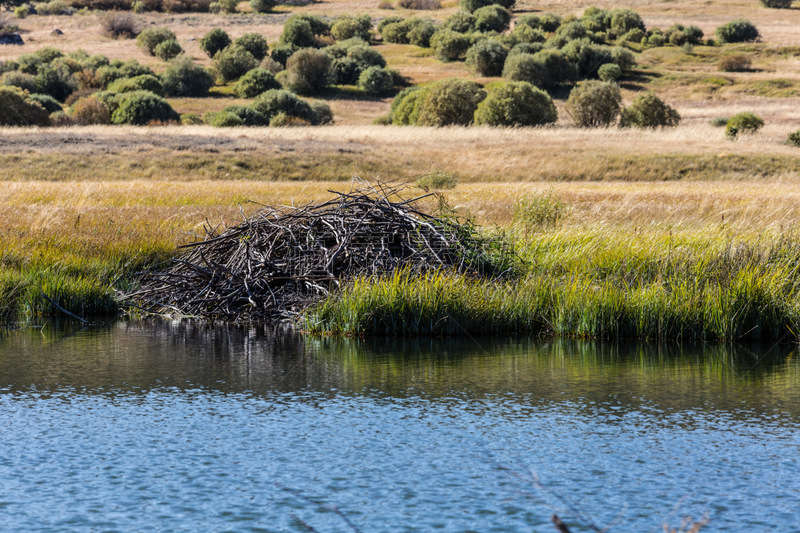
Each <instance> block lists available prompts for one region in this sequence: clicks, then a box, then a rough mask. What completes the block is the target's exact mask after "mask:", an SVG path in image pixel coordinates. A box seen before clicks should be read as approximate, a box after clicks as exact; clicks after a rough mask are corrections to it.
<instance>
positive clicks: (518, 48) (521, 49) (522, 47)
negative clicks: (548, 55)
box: [506, 43, 544, 58]
mask: <svg viewBox="0 0 800 533" xmlns="http://www.w3.org/2000/svg"><path fill="white" fill-rule="evenodd" d="M543 49H544V46H542V43H519V44H515V45H514V47H513V48H512V49H511V50H510V51H509V52H508V56H506V58H509V57H511V56H516V55H519V54H531V55H533V54H535V53H537V52H541V51H542V50H543Z"/></svg>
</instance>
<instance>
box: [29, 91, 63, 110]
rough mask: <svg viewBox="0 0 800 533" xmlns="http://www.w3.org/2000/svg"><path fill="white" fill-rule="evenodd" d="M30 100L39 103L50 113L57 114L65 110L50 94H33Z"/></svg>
mask: <svg viewBox="0 0 800 533" xmlns="http://www.w3.org/2000/svg"><path fill="white" fill-rule="evenodd" d="M28 98H29V99H30V100H31V101H32V102H39V104H40V105H41V106H42V107H43V108H44V109H45V111H47V112H48V113H57V112H59V111H64V108H63V107H61V104H59V103H58V100H56V99H55V98H53V97H52V96H50V95H49V94H32V95H30V96H29V97H28Z"/></svg>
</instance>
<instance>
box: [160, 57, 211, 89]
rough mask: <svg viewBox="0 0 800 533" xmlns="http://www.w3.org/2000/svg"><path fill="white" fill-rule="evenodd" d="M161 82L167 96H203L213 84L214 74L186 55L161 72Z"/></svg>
mask: <svg viewBox="0 0 800 533" xmlns="http://www.w3.org/2000/svg"><path fill="white" fill-rule="evenodd" d="M161 84H162V86H163V87H164V92H165V93H166V94H167V95H169V96H205V95H206V94H208V90H209V89H210V88H211V87H213V86H214V76H212V75H211V74H210V73H209V72H208V70H206V69H205V68H203V67H202V66H200V65H196V64H194V62H192V60H191V59H189V58H188V57H181V58H178V59H176V60H175V61H172V62H170V64H169V66H168V67H167V70H165V71H164V73H163V74H161Z"/></svg>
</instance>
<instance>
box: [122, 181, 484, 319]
mask: <svg viewBox="0 0 800 533" xmlns="http://www.w3.org/2000/svg"><path fill="white" fill-rule="evenodd" d="M330 192H331V193H332V194H334V195H335V197H334V198H333V199H331V200H330V201H327V202H325V203H322V204H320V205H307V206H304V207H298V208H290V207H283V208H273V207H266V208H263V209H260V210H259V211H257V212H255V213H254V214H253V215H252V216H250V217H245V220H244V222H242V223H241V224H239V225H237V226H235V227H231V228H228V229H225V230H224V231H223V232H221V233H219V232H218V231H217V228H212V227H206V233H207V235H206V237H205V240H202V241H199V242H195V243H192V244H187V245H184V246H181V247H180V248H181V249H182V253H181V254H180V255H179V256H178V257H177V258H175V259H174V260H173V261H172V264H171V265H170V266H169V267H168V268H166V269H164V270H153V271H149V272H144V273H142V274H141V276H140V279H139V281H140V283H139V286H138V288H137V289H136V290H135V291H133V292H129V293H125V294H121V295H120V296H121V300H122V301H123V303H127V304H128V305H129V306H133V307H137V308H140V309H142V310H144V311H145V312H148V313H155V314H171V315H175V314H177V315H182V316H195V317H203V318H217V319H223V320H236V321H253V320H256V321H261V320H269V321H272V320H280V319H285V318H292V317H295V316H297V314H298V313H301V312H302V311H303V310H304V309H305V308H307V307H308V306H309V305H310V304H312V303H314V302H315V301H318V300H319V299H321V298H325V297H326V296H328V294H329V293H330V292H331V291H332V290H335V289H336V288H337V287H339V286H340V285H341V284H342V283H343V282H346V281H349V280H352V279H355V278H356V277H360V276H374V275H382V274H387V273H390V272H392V271H394V270H396V269H398V268H403V269H408V270H409V271H411V272H422V271H426V270H430V269H436V268H443V267H444V268H451V269H454V270H457V271H460V272H465V271H472V270H474V268H475V267H474V266H473V265H472V264H470V263H471V262H473V261H471V260H470V259H468V258H469V257H474V256H475V254H474V253H469V252H470V250H469V249H470V248H474V247H475V246H476V245H477V242H478V241H477V240H475V239H474V238H473V237H474V236H475V234H474V228H473V227H472V226H469V225H464V224H462V223H460V222H458V221H457V220H455V219H453V218H451V217H441V218H437V217H434V216H430V215H427V214H425V213H422V212H420V211H418V210H417V209H415V208H414V204H415V203H416V202H417V201H419V200H421V199H423V198H425V197H428V196H431V194H425V195H423V196H420V197H417V198H414V199H412V200H403V199H402V198H401V197H400V195H399V193H400V192H401V191H400V190H399V189H397V188H393V187H388V186H385V185H376V186H374V187H362V188H360V189H357V190H353V191H351V192H349V193H342V192H334V191H330ZM473 252H474V250H473Z"/></svg>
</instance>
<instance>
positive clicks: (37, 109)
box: [0, 86, 50, 126]
mask: <svg viewBox="0 0 800 533" xmlns="http://www.w3.org/2000/svg"><path fill="white" fill-rule="evenodd" d="M0 125H2V126H49V125H50V116H49V113H48V112H47V110H46V109H45V108H44V107H42V105H41V104H40V103H39V102H34V101H33V100H31V99H30V98H29V95H28V92H27V91H23V90H22V89H19V88H17V87H9V86H3V87H0Z"/></svg>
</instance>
